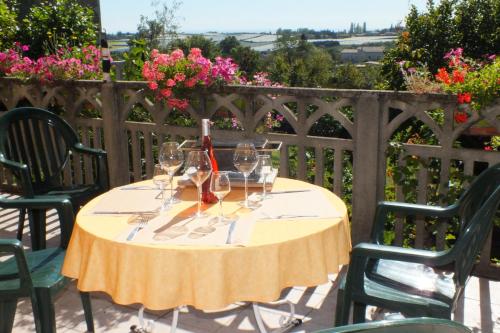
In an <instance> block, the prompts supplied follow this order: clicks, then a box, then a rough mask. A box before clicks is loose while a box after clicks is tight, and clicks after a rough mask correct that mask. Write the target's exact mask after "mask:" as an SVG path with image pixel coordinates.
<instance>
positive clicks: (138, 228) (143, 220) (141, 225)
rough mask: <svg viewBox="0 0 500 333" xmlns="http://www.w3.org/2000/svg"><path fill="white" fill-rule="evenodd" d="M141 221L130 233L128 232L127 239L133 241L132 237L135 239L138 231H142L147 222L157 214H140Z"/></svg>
mask: <svg viewBox="0 0 500 333" xmlns="http://www.w3.org/2000/svg"><path fill="white" fill-rule="evenodd" d="M139 217H140V219H141V221H140V222H139V224H138V225H137V226H136V227H135V228H134V229H133V230H132V231H131V232H130V234H128V236H127V241H131V240H132V239H134V237H135V235H137V233H138V232H139V231H141V230H142V229H144V227H145V226H146V224H147V223H148V222H149V221H150V220H151V219H153V218H154V217H155V216H154V215H140V216H139Z"/></svg>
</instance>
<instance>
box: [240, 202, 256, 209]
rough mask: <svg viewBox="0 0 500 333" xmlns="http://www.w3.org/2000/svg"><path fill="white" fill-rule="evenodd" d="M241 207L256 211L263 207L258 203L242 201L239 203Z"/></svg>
mask: <svg viewBox="0 0 500 333" xmlns="http://www.w3.org/2000/svg"><path fill="white" fill-rule="evenodd" d="M238 205H240V206H241V207H245V208H249V209H256V208H259V207H260V206H261V205H260V203H258V202H255V201H241V202H239V203H238Z"/></svg>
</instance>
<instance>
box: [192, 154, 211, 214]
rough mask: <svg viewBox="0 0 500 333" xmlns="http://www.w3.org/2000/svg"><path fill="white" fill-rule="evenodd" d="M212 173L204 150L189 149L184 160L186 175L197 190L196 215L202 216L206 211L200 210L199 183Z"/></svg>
mask: <svg viewBox="0 0 500 333" xmlns="http://www.w3.org/2000/svg"><path fill="white" fill-rule="evenodd" d="M211 173H212V163H211V162H210V158H209V157H208V154H207V152H206V151H204V150H203V151H202V150H195V151H190V152H189V155H188V157H187V160H186V175H188V177H189V178H190V179H191V181H192V182H193V183H194V184H195V185H196V187H197V190H198V211H197V212H196V214H195V216H196V217H204V216H206V213H203V212H202V211H201V185H202V184H203V182H204V181H205V180H207V178H208V177H210V174H211Z"/></svg>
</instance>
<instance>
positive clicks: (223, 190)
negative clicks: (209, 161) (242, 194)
mask: <svg viewBox="0 0 500 333" xmlns="http://www.w3.org/2000/svg"><path fill="white" fill-rule="evenodd" d="M210 191H211V192H212V193H213V194H214V195H215V196H216V197H217V200H219V217H218V222H219V223H226V222H227V221H229V219H227V218H225V217H224V215H223V214H222V199H224V197H225V196H226V195H227V194H228V193H229V192H231V182H230V181H229V174H228V172H227V171H214V172H212V178H211V179H210Z"/></svg>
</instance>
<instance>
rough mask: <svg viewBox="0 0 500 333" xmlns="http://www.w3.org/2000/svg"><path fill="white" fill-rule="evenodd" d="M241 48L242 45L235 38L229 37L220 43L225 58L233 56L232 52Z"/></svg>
mask: <svg viewBox="0 0 500 333" xmlns="http://www.w3.org/2000/svg"><path fill="white" fill-rule="evenodd" d="M239 46H241V43H240V42H239V41H238V40H237V39H236V37H234V36H227V37H226V38H224V39H223V40H221V41H220V42H219V47H220V50H221V53H222V55H223V56H228V55H230V54H231V50H232V49H234V48H236V47H239Z"/></svg>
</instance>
